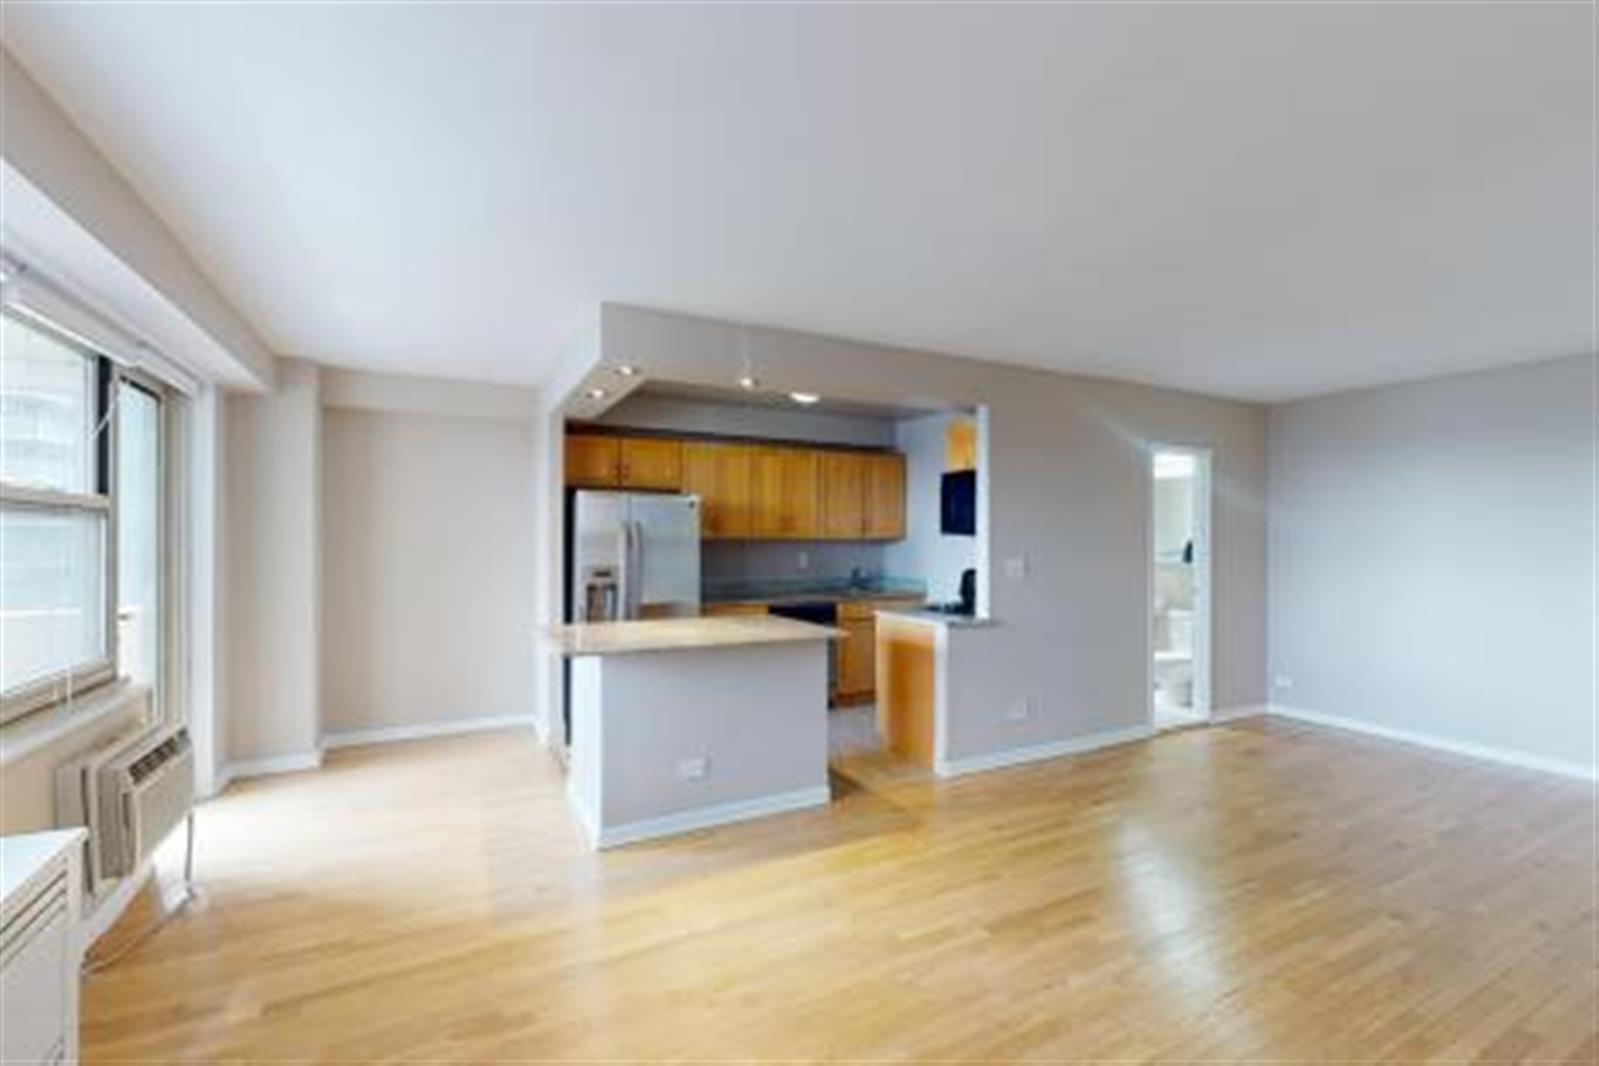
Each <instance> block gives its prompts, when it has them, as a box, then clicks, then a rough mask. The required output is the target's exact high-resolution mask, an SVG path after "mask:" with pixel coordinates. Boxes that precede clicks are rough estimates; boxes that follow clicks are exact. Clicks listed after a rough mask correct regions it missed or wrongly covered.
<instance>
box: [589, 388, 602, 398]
mask: <svg viewBox="0 0 1599 1066" xmlns="http://www.w3.org/2000/svg"><path fill="white" fill-rule="evenodd" d="M589 399H591V400H603V399H605V390H604V389H602V388H599V387H595V388H592V389H590V390H589Z"/></svg>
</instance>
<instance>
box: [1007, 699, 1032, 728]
mask: <svg viewBox="0 0 1599 1066" xmlns="http://www.w3.org/2000/svg"><path fill="white" fill-rule="evenodd" d="M1032 713H1033V701H1032V700H1030V699H1028V698H1027V697H1026V696H1023V697H1022V698H1021V699H1019V700H1017V701H1016V702H1015V703H1013V704H1011V705H1010V706H1009V707H1007V708H1005V720H1006V721H1007V722H1025V721H1027V719H1028V718H1030V717H1031V716H1032Z"/></svg>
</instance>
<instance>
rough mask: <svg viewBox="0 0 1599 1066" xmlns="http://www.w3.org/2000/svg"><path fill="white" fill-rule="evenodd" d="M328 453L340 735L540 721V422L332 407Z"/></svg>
mask: <svg viewBox="0 0 1599 1066" xmlns="http://www.w3.org/2000/svg"><path fill="white" fill-rule="evenodd" d="M322 457H323V466H322V469H323V477H322V484H323V501H324V502H323V523H322V531H321V532H322V545H323V549H322V550H323V561H324V580H323V583H322V589H321V592H322V604H323V619H324V626H323V639H322V662H323V684H322V707H323V711H322V716H323V722H324V727H325V731H326V732H327V733H330V734H336V733H344V732H352V731H361V730H369V729H381V728H388V727H395V726H415V725H442V724H447V723H448V722H450V721H451V720H452V719H454V720H458V719H462V718H482V717H507V716H516V717H523V718H531V715H532V703H533V698H534V692H533V663H532V660H531V658H530V657H529V655H528V641H529V639H530V633H531V631H532V626H533V593H532V590H533V568H534V555H533V551H532V544H533V499H534V491H533V484H534V476H535V475H534V465H533V431H532V426H531V424H530V423H529V422H528V421H527V420H526V419H512V418H503V417H500V418H493V417H472V416H460V415H442V414H429V413H422V412H414V411H404V410H400V411H396V410H347V409H337V408H329V409H328V410H326V411H325V412H324V415H323V454H322Z"/></svg>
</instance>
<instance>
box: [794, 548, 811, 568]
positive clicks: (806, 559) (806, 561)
mask: <svg viewBox="0 0 1599 1066" xmlns="http://www.w3.org/2000/svg"><path fill="white" fill-rule="evenodd" d="M794 565H796V566H797V567H799V568H800V569H801V570H809V569H810V568H811V553H810V552H807V551H802V552H800V553H799V555H798V556H796V557H795V559H794Z"/></svg>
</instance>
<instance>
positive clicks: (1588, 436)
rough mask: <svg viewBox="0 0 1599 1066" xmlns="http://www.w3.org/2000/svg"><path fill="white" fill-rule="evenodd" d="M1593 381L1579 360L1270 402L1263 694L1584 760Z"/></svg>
mask: <svg viewBox="0 0 1599 1066" xmlns="http://www.w3.org/2000/svg"><path fill="white" fill-rule="evenodd" d="M1594 376H1595V359H1594V357H1591V356H1579V357H1573V358H1568V359H1563V360H1557V361H1552V362H1544V363H1536V364H1532V365H1525V366H1520V367H1516V368H1512V369H1508V370H1502V371H1494V372H1489V373H1479V374H1469V375H1462V376H1458V377H1450V378H1443V379H1436V380H1432V381H1426V382H1419V383H1415V384H1407V385H1400V386H1395V387H1390V388H1382V389H1373V390H1364V391H1360V392H1351V393H1345V394H1340V395H1336V396H1328V397H1322V398H1319V399H1313V400H1307V401H1303V402H1299V403H1293V404H1287V405H1284V406H1281V407H1277V408H1275V409H1273V411H1272V412H1271V423H1270V424H1271V436H1270V444H1271V448H1270V451H1271V515H1272V520H1271V569H1270V589H1271V601H1270V618H1271V627H1270V649H1271V652H1270V663H1271V672H1272V676H1273V678H1274V679H1276V678H1278V677H1279V676H1280V677H1281V678H1286V679H1291V680H1292V687H1291V688H1289V687H1285V686H1277V687H1276V688H1275V690H1274V692H1273V699H1274V701H1275V702H1280V703H1283V704H1287V705H1289V706H1291V707H1296V708H1301V709H1303V710H1306V711H1310V712H1315V713H1319V714H1323V715H1331V716H1335V717H1339V718H1344V719H1348V720H1351V721H1354V722H1358V723H1362V724H1365V725H1368V726H1373V727H1378V728H1381V729H1387V730H1394V731H1399V732H1408V733H1414V734H1418V735H1421V736H1426V737H1431V738H1435V739H1438V740H1442V741H1446V742H1452V743H1456V744H1466V745H1481V746H1484V747H1488V748H1493V749H1498V750H1500V751H1502V752H1507V753H1514V754H1520V755H1524V756H1528V757H1531V758H1534V759H1544V760H1552V761H1557V762H1562V763H1568V764H1576V765H1591V752H1592V737H1593V728H1594V723H1593V698H1594V692H1593V687H1592V686H1593V674H1592V669H1593V657H1594V609H1595V604H1594V595H1593V590H1594V585H1593V579H1594V570H1593V567H1594V519H1593V515H1594V511H1593V508H1594V461H1595V459H1594V418H1595V414H1594V407H1595V393H1594Z"/></svg>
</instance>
